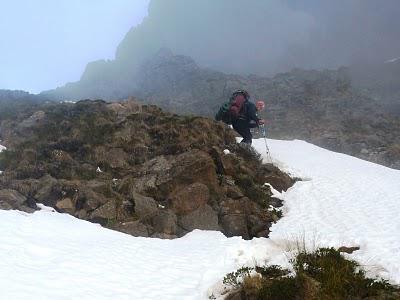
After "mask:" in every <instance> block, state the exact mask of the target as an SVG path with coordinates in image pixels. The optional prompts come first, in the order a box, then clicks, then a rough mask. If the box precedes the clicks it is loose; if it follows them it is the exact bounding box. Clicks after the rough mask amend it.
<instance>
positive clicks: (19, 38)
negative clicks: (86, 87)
mask: <svg viewBox="0 0 400 300" xmlns="http://www.w3.org/2000/svg"><path fill="white" fill-rule="evenodd" d="M148 2H149V1H148V0H141V1H139V0H135V1H131V0H117V1H109V0H85V1H81V0H57V1H53V0H35V1H31V0H13V1H10V0H8V1H7V0H4V1H1V4H0V10H1V18H0V89H22V90H26V91H30V92H40V91H41V90H44V89H51V88H55V87H56V86H59V85H63V84H65V83H66V82H68V81H76V80H79V78H80V77H81V75H82V72H83V71H84V69H85V67H86V64H87V63H88V62H89V61H92V60H97V59H114V57H115V49H116V47H117V46H118V44H119V43H120V42H121V40H122V39H123V37H124V35H125V34H126V32H127V31H128V29H129V28H130V27H132V26H134V25H137V24H139V23H140V22H141V21H142V19H143V18H144V17H145V15H146V14H147V6H148Z"/></svg>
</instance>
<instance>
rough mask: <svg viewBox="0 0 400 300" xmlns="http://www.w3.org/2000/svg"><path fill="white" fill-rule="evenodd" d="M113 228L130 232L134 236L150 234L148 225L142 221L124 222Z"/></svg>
mask: <svg viewBox="0 0 400 300" xmlns="http://www.w3.org/2000/svg"><path fill="white" fill-rule="evenodd" d="M113 229H115V230H118V231H121V232H124V233H127V234H130V235H132V236H143V237H148V236H149V231H148V229H147V226H146V225H144V224H143V223H141V222H140V221H132V222H123V223H120V224H118V225H116V226H115V227H113Z"/></svg>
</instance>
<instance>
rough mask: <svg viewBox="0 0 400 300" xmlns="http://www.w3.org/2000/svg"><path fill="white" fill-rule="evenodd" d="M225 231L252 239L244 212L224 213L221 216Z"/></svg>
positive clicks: (227, 234) (225, 232)
mask: <svg viewBox="0 0 400 300" xmlns="http://www.w3.org/2000/svg"><path fill="white" fill-rule="evenodd" d="M221 226H222V229H223V233H224V234H225V235H226V236H228V237H232V236H241V237H243V238H244V239H246V240H248V239H250V234H249V231H248V229H247V220H246V216H245V215H244V214H236V215H224V216H222V218H221Z"/></svg>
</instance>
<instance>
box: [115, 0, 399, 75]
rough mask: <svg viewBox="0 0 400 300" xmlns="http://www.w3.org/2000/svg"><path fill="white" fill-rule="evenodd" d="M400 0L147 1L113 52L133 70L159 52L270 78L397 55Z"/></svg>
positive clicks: (228, 70) (207, 65) (218, 67)
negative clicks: (140, 18) (144, 14)
mask: <svg viewBox="0 0 400 300" xmlns="http://www.w3.org/2000/svg"><path fill="white" fill-rule="evenodd" d="M399 16H400V0H215V1H214V0H168V1H165V0H151V2H150V6H149V16H148V18H146V19H145V21H143V23H142V24H141V25H140V26H138V27H136V28H134V29H132V30H130V32H129V33H128V35H127V36H126V38H125V39H124V40H123V41H122V42H121V44H120V45H119V47H118V50H117V60H118V61H119V65H121V66H125V65H132V66H134V65H135V64H136V65H137V64H138V63H140V61H142V60H144V59H146V57H147V56H148V55H149V54H150V53H154V52H155V51H157V50H158V49H159V48H160V47H167V48H170V49H171V50H172V51H173V52H175V53H177V54H185V55H189V56H191V57H192V58H194V59H195V61H196V62H197V63H199V64H200V66H203V67H204V66H206V67H210V68H213V69H217V70H221V71H224V72H229V73H241V74H251V73H255V74H261V75H273V74H276V73H277V72H282V71H288V70H290V69H292V68H294V67H299V68H305V69H313V68H317V69H320V68H337V67H339V66H348V65H350V64H353V63H361V64H365V63H370V62H383V61H385V60H387V59H390V58H393V57H399V56H400V17H399Z"/></svg>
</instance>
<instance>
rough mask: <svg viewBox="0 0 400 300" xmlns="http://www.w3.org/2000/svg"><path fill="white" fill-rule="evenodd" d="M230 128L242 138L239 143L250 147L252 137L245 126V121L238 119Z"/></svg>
mask: <svg viewBox="0 0 400 300" xmlns="http://www.w3.org/2000/svg"><path fill="white" fill-rule="evenodd" d="M232 126H233V129H235V130H236V131H237V133H239V134H240V135H241V136H242V137H243V140H242V141H241V143H245V144H250V145H251V142H252V138H253V136H252V135H251V132H250V128H249V126H248V125H247V122H246V121H245V120H240V119H239V120H237V121H235V122H233V123H232Z"/></svg>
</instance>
